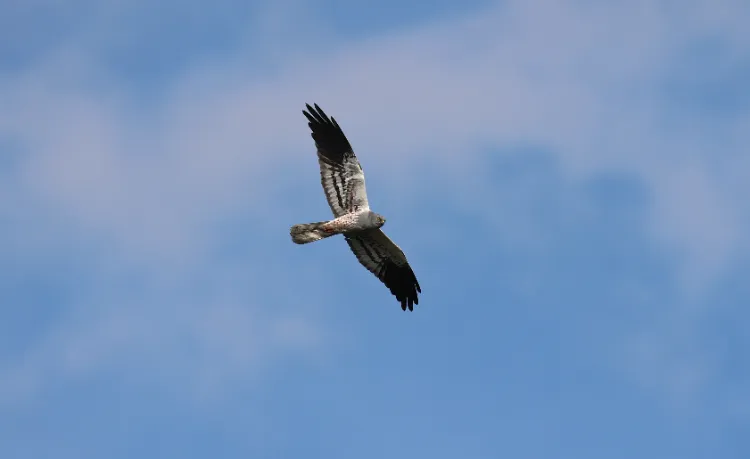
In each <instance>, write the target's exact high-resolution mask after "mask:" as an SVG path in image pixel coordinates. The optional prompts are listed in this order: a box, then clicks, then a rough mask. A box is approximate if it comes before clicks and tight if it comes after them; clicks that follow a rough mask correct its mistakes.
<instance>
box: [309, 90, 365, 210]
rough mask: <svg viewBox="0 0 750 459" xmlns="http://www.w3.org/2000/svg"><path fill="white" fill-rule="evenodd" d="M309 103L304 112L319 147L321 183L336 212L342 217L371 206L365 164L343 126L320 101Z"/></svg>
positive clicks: (332, 208)
mask: <svg viewBox="0 0 750 459" xmlns="http://www.w3.org/2000/svg"><path fill="white" fill-rule="evenodd" d="M306 106H307V110H303V111H302V113H303V114H304V115H305V117H306V118H307V120H308V126H310V130H311V131H312V132H311V136H312V138H313V140H314V141H315V146H316V148H317V149H318V164H319V165H320V182H321V184H322V185H323V192H324V193H325V195H326V200H327V201H328V205H329V206H330V207H331V211H332V212H333V215H334V216H336V217H340V216H342V215H345V214H348V213H350V212H356V211H358V210H363V209H367V208H369V204H368V202H367V190H366V188H365V175H364V172H363V171H362V166H361V165H360V164H359V160H358V159H357V156H356V155H355V154H354V150H353V149H352V146H351V144H350V143H349V140H348V139H347V138H346V136H345V135H344V132H343V131H342V130H341V127H339V125H338V123H337V122H336V120H335V119H334V118H333V117H331V118H329V117H328V115H326V114H325V112H323V110H322V109H321V108H320V107H319V106H318V104H314V107H311V106H310V105H309V104H306Z"/></svg>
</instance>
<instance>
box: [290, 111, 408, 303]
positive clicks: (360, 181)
mask: <svg viewBox="0 0 750 459" xmlns="http://www.w3.org/2000/svg"><path fill="white" fill-rule="evenodd" d="M305 105H306V106H307V110H303V111H302V113H303V114H304V115H305V117H307V120H308V121H309V123H308V126H310V130H311V131H312V133H311V135H312V138H313V140H314V141H315V146H316V147H317V149H318V164H319V165H320V181H321V183H322V185H323V192H324V193H325V195H326V199H327V200H328V204H329V205H330V206H331V210H332V211H333V216H334V217H335V218H334V219H333V220H329V221H325V222H316V223H303V224H300V225H294V226H292V227H291V229H290V230H289V233H290V235H291V236H292V241H293V242H294V243H296V244H307V243H309V242H314V241H319V240H321V239H324V238H327V237H330V236H333V235H336V234H343V235H344V238H345V239H346V242H347V244H349V248H351V249H352V252H354V255H355V256H356V257H357V260H359V262H360V263H361V264H362V266H364V267H365V268H367V269H368V270H369V271H370V272H372V273H373V274H375V276H377V278H378V279H380V281H381V282H382V283H383V284H385V286H386V287H388V289H389V290H390V291H391V293H392V294H393V295H394V296H395V297H396V300H398V301H399V303H401V309H403V310H404V311H406V308H409V311H413V310H414V305H415V304H419V298H418V297H417V292H419V293H422V290H421V289H420V287H419V282H417V278H416V276H415V275H414V271H412V269H411V266H409V262H408V261H407V260H406V255H404V252H403V251H402V250H401V249H400V248H399V247H398V246H397V245H396V244H394V243H393V241H391V240H390V239H389V238H388V236H386V235H385V233H383V231H382V230H381V229H380V227H382V226H383V225H384V224H385V218H383V216H382V215H379V214H377V213H375V212H373V211H372V210H370V205H369V203H368V202H367V190H366V189H365V174H364V172H363V171H362V166H360V164H359V160H358V159H357V157H356V156H355V154H354V150H353V149H352V146H351V145H350V144H349V140H347V138H346V136H345V135H344V132H343V131H342V130H341V128H340V127H339V125H338V123H337V122H336V120H335V119H334V118H333V117H331V118H329V117H328V115H326V114H325V113H324V112H323V110H321V109H320V107H318V105H317V104H315V105H314V107H311V106H310V105H309V104H305Z"/></svg>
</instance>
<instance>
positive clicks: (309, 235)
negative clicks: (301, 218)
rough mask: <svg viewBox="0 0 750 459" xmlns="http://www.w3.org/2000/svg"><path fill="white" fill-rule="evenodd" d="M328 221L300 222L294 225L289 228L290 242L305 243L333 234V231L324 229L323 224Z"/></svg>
mask: <svg viewBox="0 0 750 459" xmlns="http://www.w3.org/2000/svg"><path fill="white" fill-rule="evenodd" d="M327 223H329V222H315V223H302V224H300V225H294V226H292V227H291V228H290V229H289V234H290V235H291V236H292V242H294V243H295V244H307V243H308V242H315V241H319V240H321V239H325V238H327V237H330V236H333V235H334V234H336V233H335V232H332V231H331V232H329V231H326V230H325V229H324V228H325V225H326V224H327Z"/></svg>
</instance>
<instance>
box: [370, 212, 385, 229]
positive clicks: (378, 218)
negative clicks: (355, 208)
mask: <svg viewBox="0 0 750 459" xmlns="http://www.w3.org/2000/svg"><path fill="white" fill-rule="evenodd" d="M373 217H374V218H375V224H376V225H378V228H380V227H381V226H383V225H385V217H383V216H382V215H380V214H376V213H374V212H373Z"/></svg>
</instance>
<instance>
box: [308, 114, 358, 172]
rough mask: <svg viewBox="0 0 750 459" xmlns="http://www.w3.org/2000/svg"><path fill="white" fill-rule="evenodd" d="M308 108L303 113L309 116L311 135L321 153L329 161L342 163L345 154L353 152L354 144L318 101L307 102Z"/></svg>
mask: <svg viewBox="0 0 750 459" xmlns="http://www.w3.org/2000/svg"><path fill="white" fill-rule="evenodd" d="M305 107H306V108H307V110H302V114H303V115H305V118H307V121H308V123H307V125H308V126H309V127H310V131H311V132H310V135H311V136H312V138H313V140H314V141H315V144H316V146H317V147H318V150H319V151H320V153H321V154H322V155H323V156H324V157H325V158H326V159H328V160H329V161H333V162H334V163H341V162H342V161H343V159H344V156H345V155H348V154H352V153H353V151H352V146H351V144H350V143H349V140H348V139H347V138H346V136H345V135H344V132H343V131H342V130H341V127H340V126H339V124H338V123H337V122H336V120H335V119H333V117H329V116H328V115H326V113H325V112H324V111H323V109H322V108H320V106H319V105H318V104H317V103H313V105H312V106H310V104H308V103H306V104H305Z"/></svg>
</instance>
